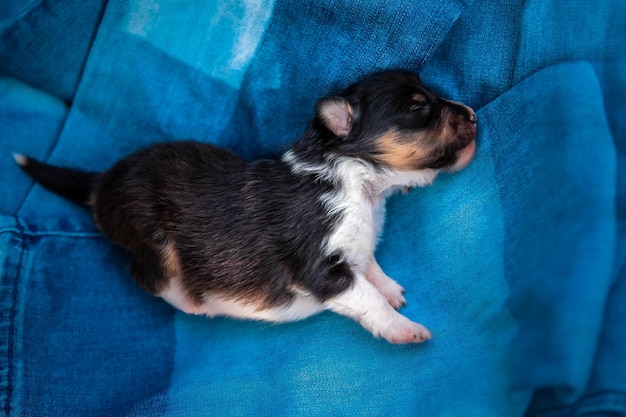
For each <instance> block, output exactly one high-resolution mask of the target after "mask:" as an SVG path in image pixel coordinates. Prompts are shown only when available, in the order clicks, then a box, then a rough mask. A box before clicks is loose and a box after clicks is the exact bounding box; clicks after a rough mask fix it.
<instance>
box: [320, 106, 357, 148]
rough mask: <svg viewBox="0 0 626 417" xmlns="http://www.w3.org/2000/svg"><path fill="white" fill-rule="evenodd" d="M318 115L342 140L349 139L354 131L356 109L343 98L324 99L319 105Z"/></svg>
mask: <svg viewBox="0 0 626 417" xmlns="http://www.w3.org/2000/svg"><path fill="white" fill-rule="evenodd" d="M317 115H318V117H319V118H320V119H321V121H322V122H323V123H324V125H325V126H326V127H327V128H328V130H330V131H331V132H333V133H334V134H335V135H336V136H338V137H340V138H347V137H348V135H349V134H350V130H352V119H353V117H354V109H353V108H352V106H351V105H350V103H348V101H347V100H346V99H345V98H343V97H328V98H323V99H321V100H320V101H319V102H318V103H317Z"/></svg>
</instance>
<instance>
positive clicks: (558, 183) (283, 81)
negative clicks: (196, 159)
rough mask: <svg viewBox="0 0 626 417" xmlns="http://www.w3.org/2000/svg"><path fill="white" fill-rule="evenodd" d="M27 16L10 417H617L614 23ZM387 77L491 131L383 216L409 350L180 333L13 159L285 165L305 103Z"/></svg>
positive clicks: (62, 6)
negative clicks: (173, 148) (134, 158)
mask: <svg viewBox="0 0 626 417" xmlns="http://www.w3.org/2000/svg"><path fill="white" fill-rule="evenodd" d="M24 4H26V3H24ZM24 4H22V5H18V3H11V4H8V3H7V7H6V8H2V9H0V12H2V13H4V14H0V76H1V77H3V78H1V79H0V92H1V93H2V94H1V95H0V152H2V153H3V154H4V156H2V155H1V154H0V180H1V183H2V187H3V192H2V195H0V262H1V263H2V270H1V271H0V278H1V280H0V334H1V336H0V404H2V410H3V412H4V415H7V416H8V415H10V416H74V415H75V416H87V415H89V416H96V415H102V416H112V415H113V416H159V415H164V416H198V415H255V416H258V415H268V416H281V415H284V416H296V415H308V416H328V415H362V416H381V415H393V416H424V415H425V416H494V417H495V416H524V415H526V416H532V417H545V416H567V415H598V416H600V415H612V416H618V415H626V342H624V340H626V330H624V329H625V327H624V323H626V311H625V310H624V303H623V300H624V299H626V274H625V271H626V269H625V268H626V267H625V262H624V261H625V259H626V222H625V220H626V206H625V205H626V183H625V182H624V181H625V180H624V179H625V178H626V175H624V173H625V167H626V164H625V162H626V159H625V158H626V156H625V155H626V154H625V146H626V122H625V121H624V118H623V115H624V114H625V113H626V75H625V74H626V71H625V70H626V50H625V49H624V47H623V39H624V38H625V36H624V35H626V28H625V24H626V23H625V21H624V19H623V16H625V15H626V3H624V2H621V1H605V2H600V3H598V2H583V1H572V2H567V3H566V4H565V3H564V2H558V1H545V0H544V1H508V2H479V1H475V2H471V1H461V0H458V1H456V0H447V1H446V0H438V1H428V2H426V1H423V2H412V1H402V0H393V1H368V2H365V1H358V2H348V1H339V2H337V1H326V0H324V1H309V2H306V1H298V2H294V1H285V0H273V1H272V0H267V1H263V2H253V1H244V2H239V3H236V4H233V2H226V1H216V2H190V1H181V0H151V1H145V0H144V1H141V0H128V1H122V0H113V1H109V2H106V4H105V3H104V2H86V3H83V2H81V3H80V4H79V2H71V1H66V0H56V1H49V2H29V3H28V6H24ZM18 6H19V7H18ZM10 12H12V13H15V14H14V15H13V16H9V13H10ZM387 68H397V69H412V70H416V71H419V70H421V72H422V78H423V79H424V80H425V82H426V83H427V84H429V85H432V86H435V88H436V89H437V90H438V91H439V92H441V93H442V94H443V95H445V96H447V97H449V98H452V99H455V100H460V101H464V102H466V103H468V104H469V105H471V106H473V107H474V108H475V109H477V110H478V116H479V125H478V127H479V137H478V144H479V145H478V151H477V154H476V159H475V160H474V161H473V162H472V164H471V165H470V166H469V167H468V168H467V169H465V170H464V171H462V172H460V173H457V174H454V175H447V174H444V175H442V176H441V177H440V178H438V180H437V181H436V182H435V184H434V185H433V186H432V187H429V188H425V189H418V190H414V191H413V192H411V193H410V194H409V195H397V196H393V197H392V198H391V199H390V201H389V203H388V217H387V224H386V225H385V231H384V235H383V237H382V241H381V243H380V245H379V249H378V251H377V258H378V260H379V263H380V264H381V266H382V267H383V269H385V271H386V272H387V273H388V274H389V275H390V276H393V277H394V278H396V279H397V280H398V281H399V282H400V283H401V284H402V285H403V286H404V287H405V288H406V290H407V293H406V295H407V301H408V306H407V307H406V308H404V309H403V313H404V314H406V315H407V316H408V317H410V318H411V319H414V320H417V321H419V322H422V323H424V324H425V325H426V326H427V327H429V328H430V329H431V330H432V331H433V334H434V338H433V340H431V341H429V342H428V343H426V344H423V345H420V346H394V345H390V344H388V343H387V342H384V341H380V340H376V339H373V338H372V337H371V335H370V334H368V333H367V332H366V331H364V330H363V329H362V328H360V326H358V325H357V324H355V323H353V322H351V321H349V320H347V319H345V318H343V317H339V316H337V315H333V314H321V315H319V316H316V317H313V318H310V319H308V320H305V321H303V322H299V323H290V324H283V325H273V324H266V323H258V322H244V321H235V320H231V319H226V318H220V319H206V318H201V317H192V316H187V315H184V314H182V313H180V312H177V311H175V310H174V309H172V308H171V307H169V306H168V305H166V304H165V303H163V302H161V301H159V300H158V299H156V298H154V297H151V296H148V295H146V294H144V293H143V292H141V291H140V290H139V289H138V288H137V286H136V285H135V284H134V283H133V282H132V280H131V278H130V276H129V273H128V267H127V265H128V255H127V254H126V253H124V251H122V250H121V249H119V248H117V247H115V246H114V245H112V244H111V243H110V242H108V241H106V240H105V239H104V238H102V237H100V235H99V234H98V232H97V231H96V230H95V228H94V226H93V224H92V222H91V219H90V216H89V214H88V213H87V212H86V211H84V210H83V209H81V208H79V207H75V206H73V205H71V204H70V203H68V202H66V201H64V200H62V199H60V198H58V197H56V196H53V195H51V194H49V193H47V192H46V191H44V190H42V189H41V188H40V187H38V186H32V184H31V183H30V182H29V181H28V180H27V179H26V178H25V177H24V176H23V175H22V174H21V173H20V171H19V170H18V169H17V168H16V167H15V166H14V164H13V161H12V158H11V157H10V152H13V151H15V152H23V153H29V154H31V155H33V156H36V157H39V158H42V159H46V160H48V161H50V162H53V163H59V164H65V165H70V166H76V167H82V168H86V169H92V170H97V169H104V168H106V167H107V166H109V165H110V164H111V163H112V162H113V161H115V160H116V159H117V158H119V157H121V156H123V155H125V154H126V153H128V152H131V151H133V150H135V149H137V148H139V147H141V146H145V145H148V144H151V143H154V142H157V141H164V140H182V139H187V138H195V139H198V140H202V141H206V142H211V143H216V144H220V145H223V146H227V147H229V148H231V149H233V150H235V151H237V152H239V153H241V154H242V155H244V156H246V157H249V158H256V157H266V156H272V155H277V154H279V153H280V152H282V151H284V150H285V149H286V148H287V147H288V146H289V144H290V143H292V142H293V141H294V140H296V139H297V138H298V136H299V135H300V134H301V132H302V131H303V129H304V127H305V124H306V122H307V121H308V120H309V119H310V118H311V116H312V112H313V106H314V103H315V100H316V99H317V98H319V97H320V96H323V95H327V94H330V93H332V92H335V91H337V90H338V89H340V88H342V87H344V86H346V85H347V84H349V83H351V82H353V81H354V80H356V79H358V78H361V77H362V76H364V75H365V74H367V73H370V72H373V71H377V70H380V69H387ZM33 87H34V88H36V89H34V88H33ZM38 90H43V91H45V92H47V94H46V93H44V92H42V91H38Z"/></svg>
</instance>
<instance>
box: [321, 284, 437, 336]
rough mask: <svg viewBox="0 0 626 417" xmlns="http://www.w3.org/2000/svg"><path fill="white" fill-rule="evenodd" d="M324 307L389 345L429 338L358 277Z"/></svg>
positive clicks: (421, 328)
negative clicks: (350, 319)
mask: <svg viewBox="0 0 626 417" xmlns="http://www.w3.org/2000/svg"><path fill="white" fill-rule="evenodd" d="M324 305H325V306H326V308H328V309H329V310H331V311H334V312H336V313H339V314H341V315H344V316H348V317H351V318H352V319H354V320H356V321H357V322H359V323H360V324H361V325H362V326H363V327H365V328H366V329H367V330H369V331H370V332H371V333H372V334H373V335H374V336H376V337H378V336H381V337H383V338H385V339H386V340H387V341H389V342H391V343H397V344H404V343H420V342H423V341H425V340H428V339H430V338H431V333H430V331H429V330H428V329H427V328H426V327H424V326H422V325H421V324H419V323H415V322H412V321H411V320H409V319H407V318H406V317H404V316H403V315H401V314H400V313H398V312H397V311H396V310H394V308H393V307H392V306H391V305H390V304H389V303H388V302H387V300H386V299H385V297H384V296H383V295H382V294H381V293H380V292H379V291H378V289H376V288H375V287H374V285H372V284H371V283H370V282H369V281H367V280H366V279H365V277H363V276H361V275H356V276H355V278H354V283H353V284H352V286H351V287H350V288H348V289H347V290H346V291H344V292H342V293H341V294H339V295H337V296H335V297H333V298H330V299H328V300H327V301H326V302H325V303H324Z"/></svg>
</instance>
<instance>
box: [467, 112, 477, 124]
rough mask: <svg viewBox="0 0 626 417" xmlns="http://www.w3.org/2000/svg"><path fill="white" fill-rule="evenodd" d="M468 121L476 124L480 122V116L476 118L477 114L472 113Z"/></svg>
mask: <svg viewBox="0 0 626 417" xmlns="http://www.w3.org/2000/svg"><path fill="white" fill-rule="evenodd" d="M468 119H469V121H470V122H471V123H474V124H476V122H477V121H478V116H476V113H474V112H470V115H469V117H468Z"/></svg>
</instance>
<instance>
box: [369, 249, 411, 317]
mask: <svg viewBox="0 0 626 417" xmlns="http://www.w3.org/2000/svg"><path fill="white" fill-rule="evenodd" d="M365 278H367V280H368V281H369V282H371V283H372V285H374V287H376V288H377V289H378V291H380V293H381V294H382V295H383V296H384V297H385V298H386V299H387V302H388V303H389V304H390V305H391V306H392V307H393V308H395V309H396V310H397V309H399V308H400V307H404V306H405V305H406V300H405V298H404V296H403V295H402V293H404V288H402V287H401V286H400V284H398V283H397V282H396V281H395V280H393V279H392V278H390V277H388V276H387V274H385V273H384V272H383V270H382V269H381V268H380V265H378V262H376V259H375V258H374V257H373V256H372V260H371V261H370V263H369V264H368V265H367V271H366V272H365Z"/></svg>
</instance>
